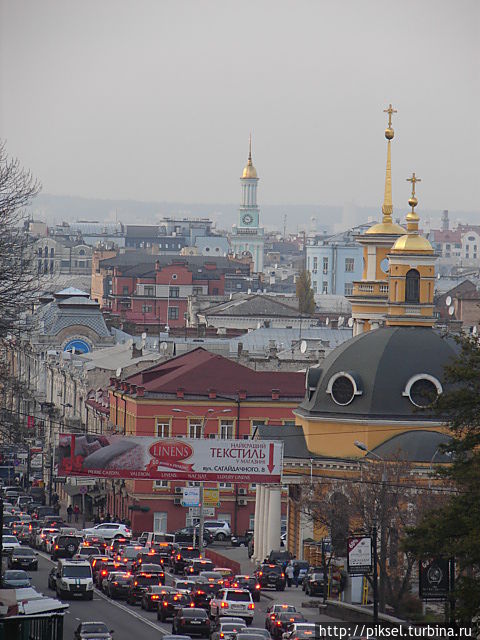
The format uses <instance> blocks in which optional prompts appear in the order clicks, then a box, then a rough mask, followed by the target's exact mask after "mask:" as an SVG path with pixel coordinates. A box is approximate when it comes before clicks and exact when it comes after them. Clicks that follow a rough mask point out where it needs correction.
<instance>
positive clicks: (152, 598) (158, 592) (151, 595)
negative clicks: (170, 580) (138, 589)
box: [140, 584, 173, 611]
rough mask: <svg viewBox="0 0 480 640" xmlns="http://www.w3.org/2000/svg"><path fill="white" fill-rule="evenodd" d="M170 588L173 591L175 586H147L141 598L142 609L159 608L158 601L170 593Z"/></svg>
mask: <svg viewBox="0 0 480 640" xmlns="http://www.w3.org/2000/svg"><path fill="white" fill-rule="evenodd" d="M170 590H172V591H173V587H165V586H164V585H158V584H156V585H152V586H150V587H147V589H146V591H144V592H143V594H142V597H141V599H140V606H141V608H142V609H145V610H146V611H155V610H156V609H158V603H159V602H160V600H161V599H162V597H163V596H164V595H165V594H166V593H169V592H170Z"/></svg>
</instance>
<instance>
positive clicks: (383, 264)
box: [380, 258, 389, 273]
mask: <svg viewBox="0 0 480 640" xmlns="http://www.w3.org/2000/svg"><path fill="white" fill-rule="evenodd" d="M388 267H389V263H388V260H387V258H384V259H383V260H382V261H381V262H380V269H381V270H382V271H383V273H388Z"/></svg>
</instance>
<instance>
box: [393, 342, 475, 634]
mask: <svg viewBox="0 0 480 640" xmlns="http://www.w3.org/2000/svg"><path fill="white" fill-rule="evenodd" d="M458 342H459V344H460V353H459V356H458V357H457V359H456V360H455V361H453V362H452V363H451V364H450V365H449V366H447V367H446V369H445V382H446V383H447V389H446V391H445V392H444V393H443V394H442V395H441V396H440V397H439V399H438V402H437V411H438V414H439V416H442V420H444V421H445V422H446V423H447V424H448V426H449V429H450V434H451V436H452V440H451V442H450V443H449V444H448V445H447V447H446V448H445V450H446V451H448V452H450V453H451V455H452V464H451V465H449V467H448V468H447V469H443V470H442V471H441V472H440V475H441V476H442V477H443V479H444V481H445V480H446V481H450V482H451V483H452V484H453V487H454V489H455V490H456V491H455V492H454V493H453V494H452V496H451V497H450V499H449V500H448V501H447V502H446V503H445V504H444V505H442V506H439V507H437V508H435V509H433V510H431V511H430V512H429V513H427V514H426V516H425V517H424V518H423V519H422V520H421V522H420V523H419V525H418V526H416V527H413V528H411V529H409V530H408V531H407V535H406V539H405V541H404V544H403V546H404V549H405V550H406V551H407V552H412V553H414V554H415V556H416V557H417V558H418V559H421V558H429V557H445V558H450V557H454V558H455V561H456V566H457V578H456V585H455V597H456V617H457V620H458V621H459V622H461V623H470V622H472V620H475V619H478V617H479V616H480V543H479V541H480V450H479V445H480V344H479V342H478V339H477V338H476V336H470V337H463V338H459V339H458Z"/></svg>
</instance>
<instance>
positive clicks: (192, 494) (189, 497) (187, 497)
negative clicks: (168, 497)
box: [182, 487, 200, 507]
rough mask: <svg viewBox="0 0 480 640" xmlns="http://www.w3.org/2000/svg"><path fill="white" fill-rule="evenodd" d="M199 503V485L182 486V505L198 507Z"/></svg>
mask: <svg viewBox="0 0 480 640" xmlns="http://www.w3.org/2000/svg"><path fill="white" fill-rule="evenodd" d="M199 504H200V487H184V489H183V497H182V507H198V505H199Z"/></svg>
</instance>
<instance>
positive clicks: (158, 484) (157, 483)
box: [153, 480, 168, 489]
mask: <svg viewBox="0 0 480 640" xmlns="http://www.w3.org/2000/svg"><path fill="white" fill-rule="evenodd" d="M153 488H154V489H168V480H154V481H153Z"/></svg>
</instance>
